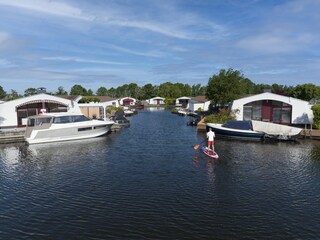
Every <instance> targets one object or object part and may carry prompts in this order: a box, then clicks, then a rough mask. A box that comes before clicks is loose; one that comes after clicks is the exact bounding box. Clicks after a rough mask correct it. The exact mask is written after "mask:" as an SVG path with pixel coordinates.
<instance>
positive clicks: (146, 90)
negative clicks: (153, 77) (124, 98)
mask: <svg viewBox="0 0 320 240" xmlns="http://www.w3.org/2000/svg"><path fill="white" fill-rule="evenodd" d="M156 95H157V94H155V89H154V86H152V84H151V83H148V84H146V85H144V86H143V87H142V99H150V98H153V97H155V96H156Z"/></svg>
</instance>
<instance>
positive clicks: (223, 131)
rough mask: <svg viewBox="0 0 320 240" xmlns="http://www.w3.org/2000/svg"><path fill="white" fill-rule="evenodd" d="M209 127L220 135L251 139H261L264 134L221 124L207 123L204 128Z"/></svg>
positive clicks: (207, 128)
mask: <svg viewBox="0 0 320 240" xmlns="http://www.w3.org/2000/svg"><path fill="white" fill-rule="evenodd" d="M209 128H212V130H213V131H214V132H215V134H216V135H217V136H221V137H229V138H239V139H252V140H261V139H264V138H265V134H264V133H261V132H256V131H252V130H240V129H232V128H225V127H223V126H222V124H214V123H207V124H206V130H207V131H209Z"/></svg>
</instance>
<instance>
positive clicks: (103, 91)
mask: <svg viewBox="0 0 320 240" xmlns="http://www.w3.org/2000/svg"><path fill="white" fill-rule="evenodd" d="M96 95H97V96H107V95H108V89H107V88H105V87H99V88H98V90H97V91H96Z"/></svg>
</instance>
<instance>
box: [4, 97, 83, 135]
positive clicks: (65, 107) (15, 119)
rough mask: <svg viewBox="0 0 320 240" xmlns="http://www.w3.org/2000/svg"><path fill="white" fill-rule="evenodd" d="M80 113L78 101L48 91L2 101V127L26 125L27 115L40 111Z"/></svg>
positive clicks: (36, 113)
mask: <svg viewBox="0 0 320 240" xmlns="http://www.w3.org/2000/svg"><path fill="white" fill-rule="evenodd" d="M50 112H74V113H80V109H79V106H78V104H77V102H76V101H74V100H70V99H65V98H61V97H56V96H52V95H49V94H46V93H39V94H36V95H32V96H28V97H24V98H19V99H15V100H11V101H4V102H1V103H0V129H5V128H16V127H25V126H26V123H27V117H28V116H33V115H38V114H40V113H50Z"/></svg>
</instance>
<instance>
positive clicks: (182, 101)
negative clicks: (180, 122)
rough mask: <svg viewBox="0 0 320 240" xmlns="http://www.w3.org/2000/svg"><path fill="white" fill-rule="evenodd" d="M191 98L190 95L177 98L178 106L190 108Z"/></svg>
mask: <svg viewBox="0 0 320 240" xmlns="http://www.w3.org/2000/svg"><path fill="white" fill-rule="evenodd" d="M190 99H191V98H190V97H179V98H177V99H176V106H177V107H183V108H188V107H189V101H190Z"/></svg>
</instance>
